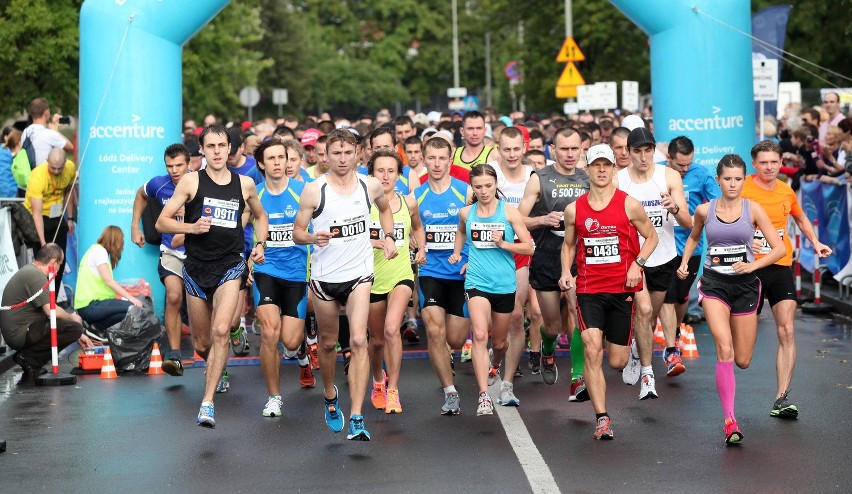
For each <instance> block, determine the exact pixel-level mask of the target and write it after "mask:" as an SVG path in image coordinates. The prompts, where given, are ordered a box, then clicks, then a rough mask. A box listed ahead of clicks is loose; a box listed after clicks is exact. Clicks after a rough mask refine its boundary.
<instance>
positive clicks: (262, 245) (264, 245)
mask: <svg viewBox="0 0 852 494" xmlns="http://www.w3.org/2000/svg"><path fill="white" fill-rule="evenodd" d="M258 245H260V246H261V247H263V248H264V250H265V249H266V240H258V241H257V242H255V244H254V246H255V247H257V246H258Z"/></svg>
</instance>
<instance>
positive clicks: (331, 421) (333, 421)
mask: <svg viewBox="0 0 852 494" xmlns="http://www.w3.org/2000/svg"><path fill="white" fill-rule="evenodd" d="M338 396H339V393H338V392H337V386H336V385H335V386H334V399H331V400H329V399H326V398H323V400H324V401H325V425H327V426H328V428H329V429H331V432H340V431H342V430H343V422H344V420H345V417H344V416H343V412H341V411H340V403H339V402H338V400H337V398H338Z"/></svg>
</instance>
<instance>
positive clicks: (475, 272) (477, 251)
mask: <svg viewBox="0 0 852 494" xmlns="http://www.w3.org/2000/svg"><path fill="white" fill-rule="evenodd" d="M476 209H477V205H476V204H474V205H473V206H471V208H470V213H469V214H468V215H467V225H466V232H467V241H466V243H467V245H468V265H467V277H466V278H465V281H464V287H465V288H466V289H470V288H476V289H478V290H482V291H483V292H487V293H496V294H505V293H513V292H515V290H517V282H516V280H515V259H514V258H513V257H512V253H511V252H509V251H508V250H506V249H501V248H500V247H497V246H496V245H495V244H494V241H493V240H492V239H491V234H492V231H493V230H503V238H504V239H508V240H507V241H509V242H511V241H512V239H514V238H515V229H514V228H512V225H511V224H510V223H509V220H507V219H506V201H503V200H499V201H497V211H496V212H495V213H494V214H493V215H491V216H488V217H485V218H483V217H480V216H478V215H477V214H476Z"/></svg>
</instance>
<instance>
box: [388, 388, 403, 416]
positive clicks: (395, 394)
mask: <svg viewBox="0 0 852 494" xmlns="http://www.w3.org/2000/svg"><path fill="white" fill-rule="evenodd" d="M386 402H387V403H385V413H402V405H400V403H399V390H398V389H389V390H388V394H387V400H386Z"/></svg>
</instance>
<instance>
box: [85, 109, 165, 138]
mask: <svg viewBox="0 0 852 494" xmlns="http://www.w3.org/2000/svg"><path fill="white" fill-rule="evenodd" d="M130 117H131V119H132V121H131V124H130V125H93V126H92V127H90V128H89V139H165V138H166V128H165V127H163V126H162V125H140V124H139V120H141V119H142V117H140V116H139V115H135V114H131V115H130Z"/></svg>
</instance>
